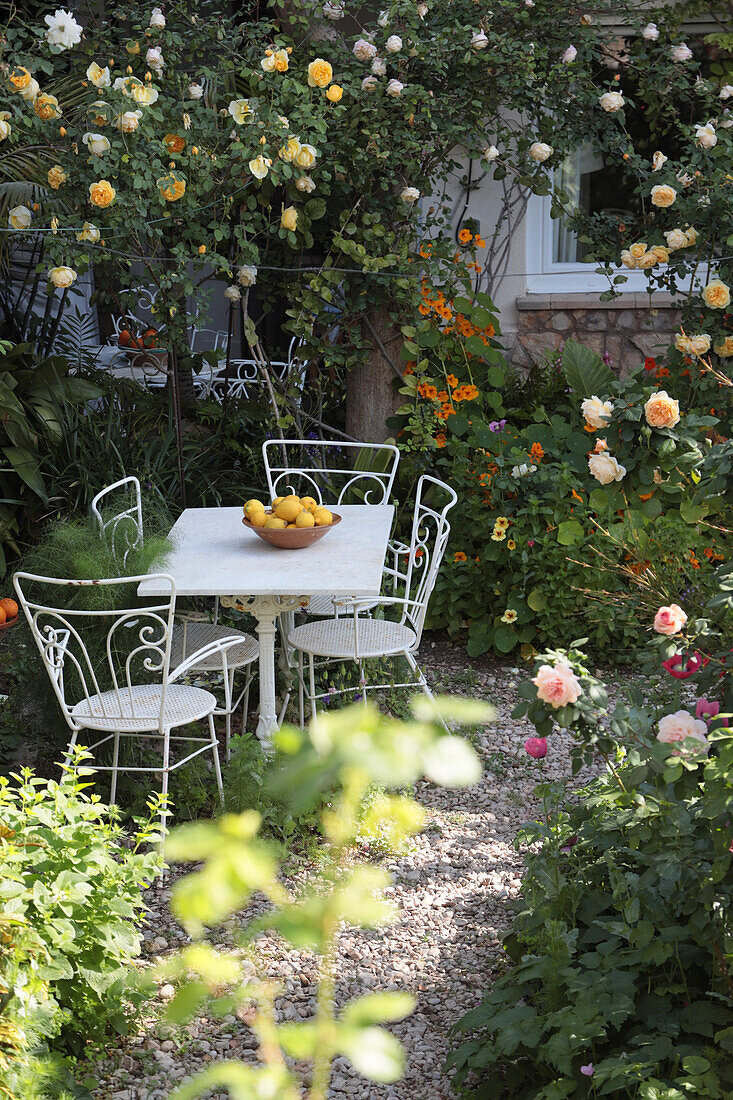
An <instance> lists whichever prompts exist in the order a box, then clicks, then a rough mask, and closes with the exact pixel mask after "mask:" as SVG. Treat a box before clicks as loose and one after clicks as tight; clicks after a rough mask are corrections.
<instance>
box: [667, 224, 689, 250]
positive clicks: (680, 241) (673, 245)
mask: <svg viewBox="0 0 733 1100" xmlns="http://www.w3.org/2000/svg"><path fill="white" fill-rule="evenodd" d="M664 238H665V240H666V242H667V248H668V249H669V250H670V252H676V251H677V249H678V248H686V247H687V234H686V233H685V232H683V230H681V229H668V230H667V231H666V233H665V234H664Z"/></svg>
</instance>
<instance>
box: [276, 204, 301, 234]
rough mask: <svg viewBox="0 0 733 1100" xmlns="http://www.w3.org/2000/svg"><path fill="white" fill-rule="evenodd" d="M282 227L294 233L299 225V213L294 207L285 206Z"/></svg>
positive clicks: (281, 221) (281, 219) (281, 218)
mask: <svg viewBox="0 0 733 1100" xmlns="http://www.w3.org/2000/svg"><path fill="white" fill-rule="evenodd" d="M280 225H281V226H282V227H283V229H289V230H290V231H291V232H294V231H295V229H296V226H297V225H298V211H297V210H296V209H295V207H294V206H284V207H283V212H282V214H281V215H280Z"/></svg>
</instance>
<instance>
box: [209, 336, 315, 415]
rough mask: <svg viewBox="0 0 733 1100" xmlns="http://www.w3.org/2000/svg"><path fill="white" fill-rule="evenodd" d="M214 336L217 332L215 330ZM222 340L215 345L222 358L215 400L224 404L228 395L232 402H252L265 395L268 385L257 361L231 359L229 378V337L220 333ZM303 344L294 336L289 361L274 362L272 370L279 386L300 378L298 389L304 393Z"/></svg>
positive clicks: (214, 385) (215, 382) (270, 363)
mask: <svg viewBox="0 0 733 1100" xmlns="http://www.w3.org/2000/svg"><path fill="white" fill-rule="evenodd" d="M211 331H212V332H213V330H211ZM220 336H221V340H220V342H219V343H218V344H217V345H215V348H216V350H217V351H219V352H220V353H221V356H222V358H221V359H220V361H219V366H218V368H217V370H216V373H215V376H214V379H213V381H212V384H211V396H212V397H214V398H216V400H217V401H222V400H223V398H224V395H225V394H227V395H228V396H229V397H230V398H250V397H252V396H254V395H257V394H259V393H260V392H261V390H262V387H263V386H264V385H265V382H264V379H263V377H262V371H261V370H260V366H259V364H258V362H257V360H256V359H231V360H230V362H229V378H228V379H227V373H226V333H220ZM302 343H303V340H302V338H301V337H298V336H294V337H293V339H292V340H291V341H290V344H289V345H288V354H287V358H285V359H270V360H268V367H269V369H271V370H272V374H273V375H274V377H275V378H276V379H277V381H279V382H286V381H288V380H289V379H291V378H293V377H296V378H297V381H298V388H299V389H301V390H302V388H303V382H304V374H305V366H306V363H305V361H304V360H302V359H300V358H299V356H298V350H299V349H300V346H301V344H302Z"/></svg>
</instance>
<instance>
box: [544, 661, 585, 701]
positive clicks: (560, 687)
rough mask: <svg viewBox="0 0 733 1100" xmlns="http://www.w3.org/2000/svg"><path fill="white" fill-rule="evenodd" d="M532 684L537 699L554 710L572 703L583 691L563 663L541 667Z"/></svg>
mask: <svg viewBox="0 0 733 1100" xmlns="http://www.w3.org/2000/svg"><path fill="white" fill-rule="evenodd" d="M532 683H533V684H534V685H535V686H536V688H537V698H538V699H541V700H542V702H543V703H549V704H550V706H551V707H554V708H555V709H557V708H558V707H564V706H565V705H566V704H567V703H574V702H575V700H576V699H577V698H578V696H579V695H581V694H582V691H583V689H582V688H581V686H580V683H579V682H578V678H577V676H576V675H575V673H574V672H573V670H572V669H571V667H570V665H568V664H566V662H565V661H558V662H557V663H556V664H555V665H541V666H540V668H539V669H538V671H537V675H536V676H535V677H534V679H533V680H532Z"/></svg>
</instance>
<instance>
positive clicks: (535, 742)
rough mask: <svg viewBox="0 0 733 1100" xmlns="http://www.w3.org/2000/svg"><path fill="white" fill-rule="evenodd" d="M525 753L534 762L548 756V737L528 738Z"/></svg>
mask: <svg viewBox="0 0 733 1100" xmlns="http://www.w3.org/2000/svg"><path fill="white" fill-rule="evenodd" d="M524 751H525V752H527V753H529V755H530V756H531V757H532V758H533V759H534V760H542V759H544V757H545V756H547V738H546V737H528V738H527V740H526V741H525V742H524Z"/></svg>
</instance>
